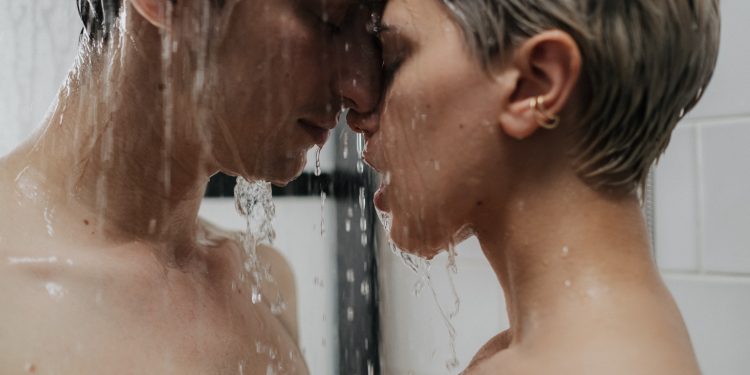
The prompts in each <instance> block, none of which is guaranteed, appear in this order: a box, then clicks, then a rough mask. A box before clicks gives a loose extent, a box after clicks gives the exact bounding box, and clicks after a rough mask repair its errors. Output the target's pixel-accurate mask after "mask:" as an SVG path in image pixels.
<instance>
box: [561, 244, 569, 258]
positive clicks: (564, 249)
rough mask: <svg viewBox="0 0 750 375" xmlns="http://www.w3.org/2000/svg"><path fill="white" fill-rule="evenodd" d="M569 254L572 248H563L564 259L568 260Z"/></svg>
mask: <svg viewBox="0 0 750 375" xmlns="http://www.w3.org/2000/svg"><path fill="white" fill-rule="evenodd" d="M568 254H570V248H568V247H567V246H563V248H562V257H563V258H566V257H567V256H568Z"/></svg>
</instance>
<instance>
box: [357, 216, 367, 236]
mask: <svg viewBox="0 0 750 375" xmlns="http://www.w3.org/2000/svg"><path fill="white" fill-rule="evenodd" d="M359 229H360V230H361V231H362V232H366V231H367V219H365V217H364V216H362V217H360V218H359Z"/></svg>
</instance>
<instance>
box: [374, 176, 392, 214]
mask: <svg viewBox="0 0 750 375" xmlns="http://www.w3.org/2000/svg"><path fill="white" fill-rule="evenodd" d="M387 189H388V186H387V185H385V184H384V183H381V184H380V188H378V191H376V192H375V197H374V198H373V203H374V204H375V207H376V208H377V209H378V210H380V211H383V212H391V210H390V207H389V206H388V199H387V198H386V191H387Z"/></svg>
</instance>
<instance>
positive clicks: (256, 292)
mask: <svg viewBox="0 0 750 375" xmlns="http://www.w3.org/2000/svg"><path fill="white" fill-rule="evenodd" d="M251 290H252V292H251V299H252V301H253V304H258V303H260V302H261V301H262V300H263V295H262V294H261V293H260V289H259V288H258V287H257V286H256V285H253V287H252V288H251Z"/></svg>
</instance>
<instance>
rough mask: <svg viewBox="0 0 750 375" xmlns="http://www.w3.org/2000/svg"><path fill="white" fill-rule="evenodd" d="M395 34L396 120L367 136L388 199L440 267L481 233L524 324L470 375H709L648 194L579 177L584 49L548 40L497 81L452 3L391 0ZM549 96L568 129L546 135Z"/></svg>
mask: <svg viewBox="0 0 750 375" xmlns="http://www.w3.org/2000/svg"><path fill="white" fill-rule="evenodd" d="M383 24H384V25H383V29H384V30H383V32H382V33H381V39H382V41H383V51H384V57H383V59H384V63H385V66H386V71H388V72H390V74H389V76H387V77H386V78H387V82H389V85H388V86H387V87H385V93H384V96H383V101H382V104H381V110H380V113H379V120H380V121H379V123H374V124H369V126H361V127H355V130H357V131H361V132H363V133H365V135H366V137H367V141H368V142H367V148H366V152H365V153H366V159H367V161H368V163H369V164H370V165H371V166H372V167H373V168H375V169H377V170H378V171H379V172H380V173H382V174H383V175H384V176H383V181H384V184H383V186H382V187H381V189H380V191H379V193H378V194H377V195H378V196H377V198H376V202H375V203H376V205H377V206H378V207H379V208H381V209H382V210H385V211H388V212H390V213H391V214H392V230H391V236H392V239H393V241H394V242H395V243H396V245H398V246H399V247H401V248H403V249H404V250H406V251H408V252H411V253H414V254H417V255H420V256H423V257H426V258H432V257H434V256H435V255H436V254H438V253H439V252H440V249H446V248H447V247H448V246H449V244H450V243H455V242H458V241H460V240H461V239H462V238H463V237H464V236H465V235H467V234H468V233H474V234H476V236H477V237H478V239H479V242H480V244H481V246H482V249H483V251H484V254H485V256H486V257H487V259H488V261H489V263H490V264H491V266H492V268H493V270H494V271H495V274H496V275H497V277H498V280H499V281H500V283H501V285H502V287H503V290H504V294H505V295H504V297H505V301H506V304H507V306H508V316H509V320H510V323H511V324H510V329H509V330H508V331H506V332H503V333H501V334H499V335H498V336H497V337H496V338H495V339H493V340H491V341H490V342H489V343H487V345H486V346H485V347H484V348H483V349H481V350H480V351H479V353H477V355H476V357H475V358H474V360H473V361H472V363H471V364H469V366H468V368H467V370H466V372H465V374H467V375H478V374H501V373H502V374H506V373H507V374H576V375H578V374H623V375H624V374H634V373H637V374H675V375H678V374H680V375H681V374H699V373H700V371H699V369H698V365H697V361H696V359H695V355H694V353H693V349H692V345H691V343H690V338H689V336H688V333H687V329H686V327H685V325H684V323H683V320H682V317H681V315H680V312H679V310H678V309H677V306H676V305H675V303H674V301H673V300H672V297H671V295H670V293H669V291H668V290H667V289H666V287H665V285H664V283H663V281H662V280H661V277H660V275H659V272H658V269H657V268H656V266H655V263H654V260H653V258H652V255H651V249H650V241H649V236H648V231H647V229H646V225H645V221H644V218H643V215H642V212H641V210H640V203H639V200H638V198H637V196H636V195H635V194H619V195H618V194H607V193H604V192H597V191H594V190H593V189H591V188H590V187H589V186H587V185H586V184H585V183H584V182H583V181H581V180H580V179H579V178H578V176H577V174H576V171H575V168H574V167H573V166H574V161H573V157H572V155H571V154H570V150H572V149H574V145H575V141H576V140H575V139H574V137H572V136H570V135H571V134H574V130H576V126H577V123H576V120H577V119H576V113H578V111H577V109H578V108H580V107H581V106H582V105H586V104H585V102H582V99H581V96H580V95H579V87H578V78H579V75H580V71H581V66H582V64H581V55H580V53H579V51H578V48H577V46H576V44H575V42H574V41H573V39H572V38H571V37H570V36H568V35H567V34H565V33H563V32H560V31H548V32H543V33H541V34H539V35H536V36H534V37H532V38H530V39H528V40H527V41H525V42H523V43H521V44H520V45H519V46H518V47H517V48H516V50H514V51H512V52H509V53H510V55H506V56H501V57H499V58H498V59H497V61H493V62H492V66H491V67H490V68H489V72H488V71H486V70H484V69H483V67H482V66H481V63H480V61H479V59H478V58H477V57H476V55H474V54H472V53H471V51H470V49H469V48H468V46H467V45H466V39H465V38H464V35H463V33H462V31H461V29H460V27H459V26H458V25H457V24H456V23H455V22H454V19H453V16H452V15H451V14H450V13H449V11H448V9H446V7H445V5H444V4H443V2H441V1H437V0H436V1H423V0H392V1H389V3H388V5H387V7H386V10H385V13H384V16H383ZM537 96H543V97H544V99H545V103H547V104H548V109H549V111H550V113H555V114H560V116H561V117H562V118H563V123H562V124H561V126H560V128H558V129H556V130H554V131H546V130H544V129H541V128H540V127H539V125H538V123H537V122H536V119H535V117H534V114H533V112H532V111H531V109H530V105H529V100H530V99H531V98H534V97H537ZM459 259H460V254H459ZM459 268H460V260H459ZM459 277H460V274H459ZM467 313H468V312H467ZM498 319H499V318H498Z"/></svg>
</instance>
